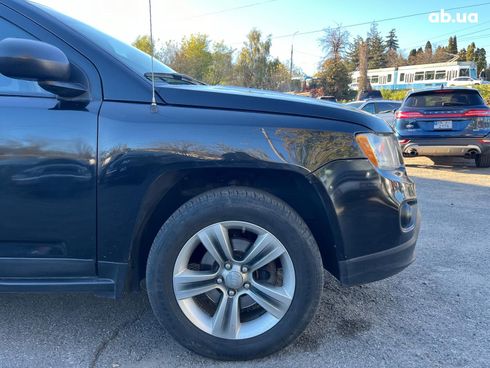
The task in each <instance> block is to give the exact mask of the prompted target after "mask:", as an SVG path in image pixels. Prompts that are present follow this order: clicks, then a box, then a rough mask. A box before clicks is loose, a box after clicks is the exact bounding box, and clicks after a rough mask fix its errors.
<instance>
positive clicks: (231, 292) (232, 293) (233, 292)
mask: <svg viewBox="0 0 490 368" xmlns="http://www.w3.org/2000/svg"><path fill="white" fill-rule="evenodd" d="M235 294H236V292H235V290H228V296H235Z"/></svg>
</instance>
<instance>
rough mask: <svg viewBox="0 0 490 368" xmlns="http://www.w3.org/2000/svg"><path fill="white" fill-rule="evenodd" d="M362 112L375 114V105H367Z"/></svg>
mask: <svg viewBox="0 0 490 368" xmlns="http://www.w3.org/2000/svg"><path fill="white" fill-rule="evenodd" d="M362 110H364V111H366V112H369V113H371V114H374V104H373V103H368V104H366V105H365V106H364V107H363V108H362Z"/></svg>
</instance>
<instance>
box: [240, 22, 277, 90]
mask: <svg viewBox="0 0 490 368" xmlns="http://www.w3.org/2000/svg"><path fill="white" fill-rule="evenodd" d="M271 44H272V42H271V37H270V36H267V37H266V38H265V39H263V38H262V33H261V32H260V31H259V30H257V29H255V28H254V29H252V30H251V31H250V32H249V34H248V35H247V41H245V43H244V45H243V47H242V49H241V51H240V54H239V56H238V60H237V63H236V67H235V71H236V76H237V82H238V83H239V84H240V85H242V86H245V87H254V88H264V87H265V86H266V84H267V78H268V74H269V72H270V68H269V62H270V58H271V56H270V49H271Z"/></svg>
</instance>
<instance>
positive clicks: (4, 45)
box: [0, 38, 70, 82]
mask: <svg viewBox="0 0 490 368" xmlns="http://www.w3.org/2000/svg"><path fill="white" fill-rule="evenodd" d="M0 73H2V74H3V75H5V76H6V77H9V78H14V79H23V80H31V81H36V82H41V81H67V80H69V79H70V62H69V61H68V58H67V57H66V55H65V54H64V53H63V51H61V50H60V49H58V48H57V47H54V46H52V45H49V44H47V43H44V42H41V41H34V40H26V39H22V38H6V39H4V40H2V41H0Z"/></svg>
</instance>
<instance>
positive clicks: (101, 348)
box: [89, 311, 144, 368]
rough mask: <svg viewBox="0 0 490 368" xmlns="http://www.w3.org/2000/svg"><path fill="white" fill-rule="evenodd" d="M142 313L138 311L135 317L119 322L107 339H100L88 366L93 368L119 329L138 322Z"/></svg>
mask: <svg viewBox="0 0 490 368" xmlns="http://www.w3.org/2000/svg"><path fill="white" fill-rule="evenodd" d="M143 314H144V311H141V313H138V315H136V317H134V318H132V319H130V320H127V321H126V322H124V323H121V324H120V325H119V326H118V327H116V328H115V329H114V331H112V333H111V334H110V335H109V337H108V338H107V339H104V341H102V342H101V343H100V344H99V345H98V346H97V349H95V352H94V356H93V358H92V361H91V362H90V364H89V368H95V367H96V366H97V363H98V361H99V358H100V357H101V355H102V353H103V352H104V351H105V350H106V349H107V347H108V346H109V344H110V343H111V342H113V341H114V340H116V339H117V337H118V336H119V334H120V333H121V331H123V330H125V329H126V328H128V327H129V326H131V325H133V324H135V323H136V322H138V321H139V320H140V319H141V317H142V316H143Z"/></svg>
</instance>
